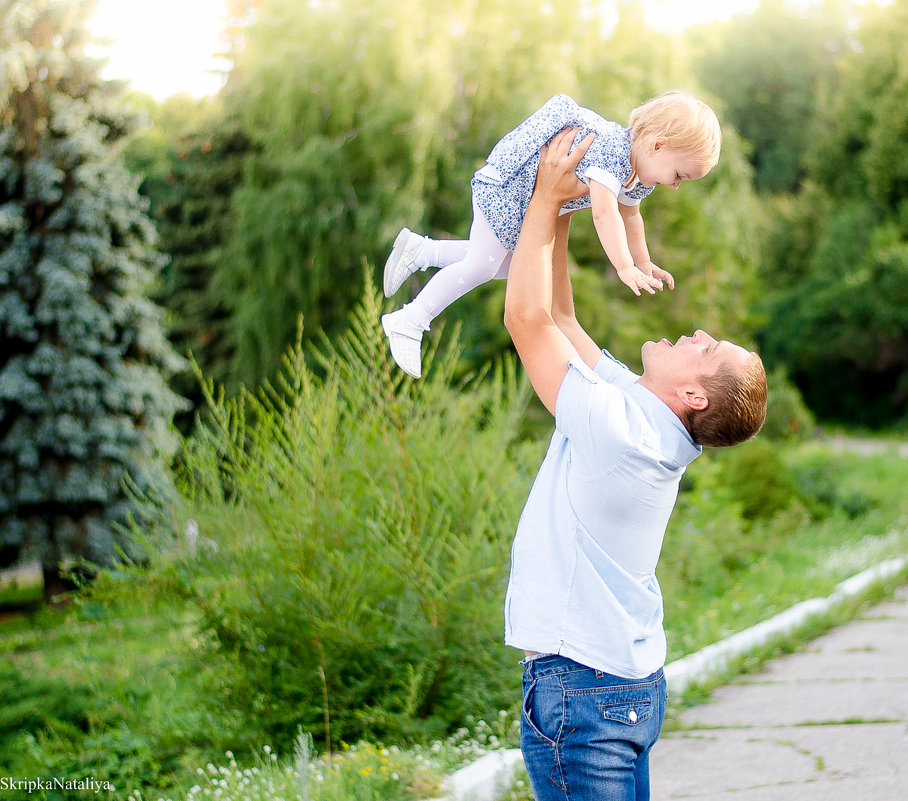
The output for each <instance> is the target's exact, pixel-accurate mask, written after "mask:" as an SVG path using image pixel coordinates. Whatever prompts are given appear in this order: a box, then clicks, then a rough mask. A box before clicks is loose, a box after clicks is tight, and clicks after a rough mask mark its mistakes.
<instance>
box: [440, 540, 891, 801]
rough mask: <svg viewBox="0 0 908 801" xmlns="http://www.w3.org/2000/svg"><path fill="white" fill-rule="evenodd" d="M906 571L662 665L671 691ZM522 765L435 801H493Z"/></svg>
mask: <svg viewBox="0 0 908 801" xmlns="http://www.w3.org/2000/svg"><path fill="white" fill-rule="evenodd" d="M906 566H908V556H900V557H896V558H893V559H887V560H886V561H884V562H881V563H880V564H878V565H876V566H874V567H871V568H868V569H867V570H864V571H862V572H861V573H858V574H856V575H854V576H851V578H847V579H845V581H843V582H841V583H840V584H837V585H836V588H835V591H834V592H833V593H832V595H830V596H829V597H827V598H811V599H809V600H807V601H802V602H801V603H799V604H795V605H794V606H792V607H791V608H789V609H786V610H785V611H784V612H781V613H779V614H778V615H775V616H774V617H771V618H769V619H768V620H764V621H762V622H761V623H758V624H757V625H756V626H753V627H751V628H749V629H746V630H745V631H741V632H738V633H737V634H733V635H732V636H731V637H728V638H727V639H724V640H722V641H720V642H717V643H714V644H713V645H708V646H706V648H703V649H702V650H700V651H697V652H696V653H693V654H689V655H688V656H685V657H683V658H681V659H678V660H676V661H674V662H671V663H669V664H668V665H666V666H665V677H666V680H667V681H668V685H669V687H670V688H671V692H672V693H673V694H674V693H679V694H680V693H682V692H684V690H685V689H687V687H689V686H690V685H691V684H693V683H694V682H695V681H703V680H704V679H709V678H711V677H713V676H715V675H716V674H718V673H721V671H722V670H724V669H725V668H726V666H727V665H728V661H729V659H731V658H732V657H735V656H740V655H741V654H744V653H747V652H749V651H752V650H754V649H755V648H758V647H759V646H761V645H764V644H765V643H767V642H769V640H771V639H772V638H774V637H778V636H780V635H783V634H790V633H791V632H792V631H794V630H796V629H797V628H798V627H799V626H803V625H804V624H805V623H806V622H807V620H808V619H809V618H811V617H813V616H815V615H819V614H822V613H824V612H827V611H828V610H830V609H831V608H833V607H834V606H836V605H838V604H840V603H842V602H843V601H845V600H847V599H848V598H853V597H855V596H857V595H860V594H861V593H863V592H864V591H866V590H867V588H868V587H870V586H871V585H872V584H874V583H876V582H878V581H882V580H883V579H886V578H889V577H891V576H894V575H895V574H897V573H899V572H900V571H902V570H904V569H905V568H906ZM522 763H523V757H522V755H521V753H520V749H519V748H512V749H507V750H501V751H494V752H492V753H490V754H486V755H485V756H483V757H481V758H480V759H478V760H477V761H476V762H473V763H472V764H470V765H467V767H465V768H462V769H461V770H459V771H457V773H454V774H452V775H451V776H449V777H448V779H447V780H446V782H445V786H446V791H447V792H446V795H445V798H444V799H436V801H495V799H496V798H497V796H498V794H499V793H500V792H501V791H502V790H503V789H504V788H506V787H507V785H508V784H509V783H510V781H511V779H512V777H513V776H514V772H515V770H516V769H517V767H518V766H519V765H521V764H522Z"/></svg>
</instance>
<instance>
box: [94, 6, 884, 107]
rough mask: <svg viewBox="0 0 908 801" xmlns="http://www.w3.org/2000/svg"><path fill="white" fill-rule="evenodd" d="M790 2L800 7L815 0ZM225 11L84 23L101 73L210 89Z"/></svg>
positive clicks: (165, 86)
mask: <svg viewBox="0 0 908 801" xmlns="http://www.w3.org/2000/svg"><path fill="white" fill-rule="evenodd" d="M889 2H891V0H882V2H878V3H877V5H888V4H889ZM613 5H615V6H616V7H617V5H618V3H613ZM641 5H642V6H643V7H644V9H645V11H646V19H647V23H648V24H649V26H650V27H651V28H653V29H655V30H659V31H662V32H665V33H677V32H680V31H682V30H684V28H686V27H689V26H691V25H697V24H699V23H702V22H709V21H711V20H723V19H728V18H729V17H731V16H733V15H735V14H739V13H749V12H752V11H754V10H755V9H756V7H757V6H758V5H759V0H688V1H687V2H678V0H641ZM790 5H791V6H792V7H795V8H797V7H799V6H800V7H803V8H805V9H807V8H810V7H812V6H816V5H819V0H800V2H791V3H790ZM225 16H226V2H225V0H100V2H99V3H98V7H97V13H96V14H95V15H94V17H93V18H92V21H91V26H92V28H93V30H94V31H95V32H96V33H97V34H98V35H100V36H104V37H106V38H108V39H109V40H110V44H109V45H108V46H106V47H104V48H103V49H102V51H101V52H102V53H103V54H104V55H106V56H107V57H108V58H109V59H110V61H109V63H108V66H107V69H106V70H105V73H104V75H105V77H107V78H122V79H127V80H129V81H130V83H131V85H132V88H133V89H136V90H138V91H141V92H146V93H148V94H150V95H151V96H152V97H154V98H156V99H158V100H163V99H164V98H167V97H170V96H171V95H174V94H177V93H181V92H185V93H187V94H190V95H192V96H193V97H203V96H205V95H209V94H214V93H215V92H217V91H218V89H220V87H221V85H222V84H223V81H224V72H223V71H224V69H225V68H226V67H227V64H226V63H225V61H224V60H223V59H219V58H218V57H217V53H218V51H219V49H220V47H221V43H220V40H219V37H220V35H221V33H222V32H223V29H224V19H225Z"/></svg>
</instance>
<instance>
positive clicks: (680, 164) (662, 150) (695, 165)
mask: <svg viewBox="0 0 908 801" xmlns="http://www.w3.org/2000/svg"><path fill="white" fill-rule="evenodd" d="M634 167H635V168H636V170H637V178H638V179H640V182H641V183H642V184H643V185H644V186H646V187H650V186H668V187H671V188H672V189H677V188H678V187H679V186H680V185H681V182H682V181H696V180H697V179H698V178H702V177H703V176H704V175H706V173H708V172H709V170H708V169H707V168H706V167H704V166H702V165H701V164H700V163H699V160H698V159H697V158H696V157H695V156H694V154H692V153H689V152H687V151H685V150H677V149H676V148H673V147H669V146H668V145H666V144H665V143H664V142H655V143H654V144H653V145H651V146H643V147H641V148H640V152H639V153H638V154H637V158H636V161H635V163H634Z"/></svg>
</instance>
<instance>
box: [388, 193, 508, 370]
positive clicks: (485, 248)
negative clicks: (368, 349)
mask: <svg viewBox="0 0 908 801" xmlns="http://www.w3.org/2000/svg"><path fill="white" fill-rule="evenodd" d="M442 243H443V240H442V241H439V242H438V244H439V245H442ZM456 247H457V245H452V246H451V247H450V249H448V250H445V251H444V253H445V255H448V254H453V253H456V250H455V248H456ZM442 252H443V249H439V251H438V255H439V260H442V259H443V256H442ZM510 261H511V254H510V252H509V251H508V250H507V249H506V248H505V247H504V245H502V244H501V242H499V241H498V238H497V237H496V236H495V233H494V231H492V228H491V227H490V226H489V223H488V222H487V221H486V219H485V217H484V216H483V215H482V213H481V212H480V211H478V210H477V209H475V208H474V213H473V225H472V227H471V228H470V240H469V242H468V243H467V248H466V253H465V255H464V257H463V258H462V259H460V261H457V262H453V263H451V264H448V265H447V266H446V267H445V268H444V269H443V270H440V271H439V272H438V273H436V274H435V275H434V276H433V277H432V280H430V281H429V282H428V283H427V284H426V285H425V286H424V287H423V289H422V291H421V292H420V293H419V294H418V295H417V296H416V297H415V298H414V299H413V301H412V303H408V304H407V305H406V306H404V307H403V308H402V309H399V310H398V311H396V312H392V313H391V314H386V315H384V317H382V326H383V327H384V329H385V333H386V334H387V335H388V338H389V340H390V344H391V355H392V356H393V357H394V360H395V361H396V362H397V363H398V365H400V367H401V369H403V370H404V371H405V372H407V373H409V374H410V375H412V376H413V377H414V378H419V376H420V374H421V372H422V367H421V364H420V362H421V357H420V346H421V343H422V335H423V332H424V331H428V330H429V325H430V323H431V322H432V320H434V319H435V318H436V317H437V316H438V315H439V314H440V313H441V312H442V311H443V310H444V309H445V308H447V307H448V306H450V305H451V304H452V303H453V302H454V301H455V300H457V299H458V298H460V297H462V296H463V295H465V294H466V293H467V292H469V291H470V290H471V289H474V288H475V287H477V286H479V285H480V284H484V283H486V282H487V281H490V280H492V279H493V278H505V277H507V269H508V265H509V264H510Z"/></svg>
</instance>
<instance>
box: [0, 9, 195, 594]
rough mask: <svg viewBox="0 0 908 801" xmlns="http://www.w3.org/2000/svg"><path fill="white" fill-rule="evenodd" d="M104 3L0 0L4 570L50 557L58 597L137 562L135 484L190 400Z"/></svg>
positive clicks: (145, 478)
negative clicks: (97, 27)
mask: <svg viewBox="0 0 908 801" xmlns="http://www.w3.org/2000/svg"><path fill="white" fill-rule="evenodd" d="M93 5H94V3H93V2H85V0H0V93H2V94H0V566H2V565H8V564H11V563H12V562H14V561H16V560H17V559H20V558H24V557H29V558H38V559H40V560H41V563H42V565H43V568H44V576H45V595H46V597H48V598H49V599H50V598H52V597H55V596H56V593H58V592H59V591H61V590H62V589H65V588H66V587H67V586H69V585H68V583H67V581H66V577H65V575H63V574H61V570H60V568H61V565H63V564H66V563H72V562H73V561H77V562H78V561H80V560H83V559H84V560H88V561H90V562H94V563H102V564H103V563H110V562H111V561H113V560H114V559H115V558H116V554H117V551H118V548H125V549H127V550H128V544H127V543H126V542H125V540H124V539H123V534H122V529H121V528H120V526H119V525H118V524H120V523H122V522H124V521H125V519H126V516H127V514H128V510H129V497H130V496H129V492H128V490H127V483H128V481H132V482H135V483H136V484H138V485H139V486H140V487H147V486H148V485H150V484H155V483H157V482H158V481H160V480H162V477H163V475H164V472H163V470H162V466H163V464H164V459H165V458H166V456H167V455H168V453H172V447H173V445H174V440H173V437H172V436H171V425H170V423H171V420H172V418H173V414H174V412H175V411H176V410H177V409H178V408H179V407H180V406H181V404H182V400H181V399H180V398H179V397H178V396H176V395H175V394H174V393H173V392H172V391H170V390H169V389H168V387H167V384H166V380H165V376H167V375H168V374H170V373H172V372H173V371H176V370H179V369H181V368H182V360H181V359H180V358H179V357H178V356H177V355H176V353H175V352H174V351H173V349H172V348H171V346H170V345H169V343H168V342H167V340H166V338H165V335H164V331H163V325H162V310H161V309H160V308H159V307H157V306H156V305H155V304H154V303H152V302H150V301H149V299H148V293H149V291H150V282H151V280H152V279H153V277H154V275H155V274H156V272H157V271H158V270H159V269H160V267H161V264H162V262H163V260H164V259H163V257H162V255H161V254H160V253H159V252H158V251H157V250H156V249H155V246H154V240H155V232H154V228H153V226H152V224H151V221H150V219H149V218H148V216H147V214H146V211H145V205H144V201H143V200H142V199H141V198H140V197H139V194H138V191H137V187H138V179H137V178H136V177H135V176H132V175H130V174H129V173H128V171H127V170H126V169H125V167H124V166H123V160H122V153H121V150H120V147H121V142H122V141H123V139H124V137H125V135H126V134H127V133H128V132H129V130H130V129H131V126H132V123H131V120H130V117H129V115H128V114H126V113H125V112H124V110H123V105H122V100H121V95H122V87H121V86H119V85H117V84H115V83H112V82H110V81H104V80H102V79H101V77H100V74H99V73H100V68H101V66H102V63H103V62H101V61H99V60H98V59H94V58H91V57H89V56H88V55H87V54H86V50H85V49H86V45H87V44H89V43H90V35H89V33H88V31H87V29H86V27H85V21H86V19H87V17H88V14H89V13H90V11H91V9H92V7H93Z"/></svg>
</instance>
